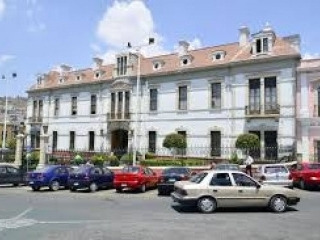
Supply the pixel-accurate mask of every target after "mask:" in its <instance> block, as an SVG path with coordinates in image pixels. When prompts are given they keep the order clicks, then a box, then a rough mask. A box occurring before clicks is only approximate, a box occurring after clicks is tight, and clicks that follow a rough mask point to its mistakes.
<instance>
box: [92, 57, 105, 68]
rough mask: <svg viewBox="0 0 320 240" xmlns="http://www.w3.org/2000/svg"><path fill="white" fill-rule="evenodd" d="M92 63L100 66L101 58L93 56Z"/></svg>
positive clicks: (97, 66)
mask: <svg viewBox="0 0 320 240" xmlns="http://www.w3.org/2000/svg"><path fill="white" fill-rule="evenodd" d="M93 61H94V63H95V64H96V66H95V67H96V68H100V67H101V66H102V63H103V59H101V58H98V57H95V58H93Z"/></svg>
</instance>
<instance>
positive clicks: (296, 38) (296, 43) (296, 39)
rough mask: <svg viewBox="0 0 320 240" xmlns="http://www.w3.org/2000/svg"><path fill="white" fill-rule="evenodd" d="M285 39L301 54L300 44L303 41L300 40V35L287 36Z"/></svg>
mask: <svg viewBox="0 0 320 240" xmlns="http://www.w3.org/2000/svg"><path fill="white" fill-rule="evenodd" d="M283 39H284V40H285V41H287V42H289V43H290V45H291V46H292V47H293V48H294V49H295V50H296V51H297V52H298V53H300V43H301V39H300V35H299V34H295V35H291V36H287V37H284V38H283Z"/></svg>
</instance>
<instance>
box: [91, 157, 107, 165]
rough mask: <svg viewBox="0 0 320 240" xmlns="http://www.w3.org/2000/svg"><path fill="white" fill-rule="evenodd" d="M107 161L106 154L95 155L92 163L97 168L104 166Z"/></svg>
mask: <svg viewBox="0 0 320 240" xmlns="http://www.w3.org/2000/svg"><path fill="white" fill-rule="evenodd" d="M106 160H107V156H106V155H105V154H95V155H93V156H92V158H91V161H92V163H93V164H94V165H97V166H102V165H103V163H104V162H105V161H106Z"/></svg>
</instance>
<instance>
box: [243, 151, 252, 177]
mask: <svg viewBox="0 0 320 240" xmlns="http://www.w3.org/2000/svg"><path fill="white" fill-rule="evenodd" d="M253 162H254V160H253V158H252V157H251V156H250V154H249V153H248V154H247V158H246V160H245V162H244V164H245V165H246V174H248V175H250V176H251V177H252V164H253Z"/></svg>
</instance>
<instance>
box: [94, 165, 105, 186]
mask: <svg viewBox="0 0 320 240" xmlns="http://www.w3.org/2000/svg"><path fill="white" fill-rule="evenodd" d="M92 170H93V171H92V174H93V179H94V182H95V183H96V184H97V185H98V186H99V187H100V186H103V185H104V182H105V179H104V178H103V171H102V169H101V168H100V167H94V168H93V169H92Z"/></svg>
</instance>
